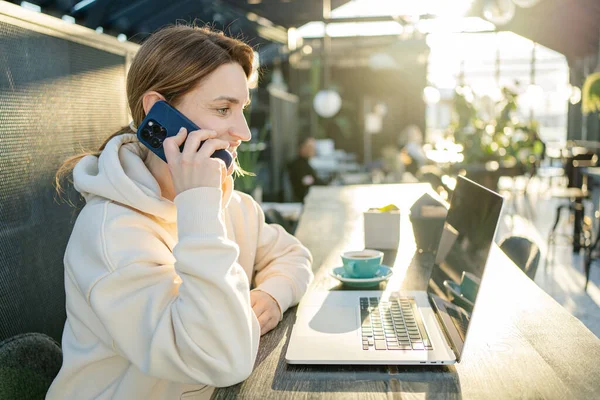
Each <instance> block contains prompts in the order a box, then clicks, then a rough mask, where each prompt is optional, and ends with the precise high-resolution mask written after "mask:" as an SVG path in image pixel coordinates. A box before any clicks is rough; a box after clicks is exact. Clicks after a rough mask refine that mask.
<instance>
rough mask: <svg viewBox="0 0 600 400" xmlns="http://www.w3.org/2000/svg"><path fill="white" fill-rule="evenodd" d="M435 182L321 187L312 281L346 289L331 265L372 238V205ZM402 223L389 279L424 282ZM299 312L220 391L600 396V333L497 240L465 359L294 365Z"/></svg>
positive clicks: (406, 200) (313, 225)
mask: <svg viewBox="0 0 600 400" xmlns="http://www.w3.org/2000/svg"><path fill="white" fill-rule="evenodd" d="M428 187H429V186H426V185H423V184H405V185H368V186H347V187H314V188H312V189H311V191H310V193H309V195H308V196H307V198H306V203H305V209H304V213H303V215H302V217H301V220H300V224H299V226H298V230H297V233H296V236H297V237H298V238H299V239H300V240H301V241H302V242H303V243H304V244H305V245H306V246H307V247H308V248H309V249H310V250H311V251H312V253H313V255H314V265H313V268H314V271H315V275H316V277H315V282H314V283H313V285H312V286H311V289H310V290H343V288H342V287H341V286H340V285H339V282H337V281H336V280H335V279H333V278H331V277H330V276H329V275H328V270H329V269H330V268H331V267H334V266H337V265H339V264H340V261H341V260H340V258H339V254H340V253H341V252H342V251H344V250H350V249H361V248H363V243H364V241H363V226H362V211H363V210H366V209H367V208H369V207H378V206H382V205H385V204H388V203H395V204H396V205H398V206H399V207H400V208H401V209H402V211H403V212H404V211H406V210H407V209H408V208H410V205H411V204H412V203H413V202H414V201H415V200H416V199H417V198H418V197H420V195H421V194H423V193H424V192H426V191H427V190H428ZM429 190H430V189H429ZM401 225H402V226H401V238H400V241H401V248H400V249H399V250H398V251H397V252H395V251H394V252H392V251H388V252H385V258H384V263H386V264H387V265H393V267H394V276H393V279H392V280H391V281H390V282H389V283H388V284H389V285H394V287H401V288H416V289H418V288H420V289H423V288H425V285H426V282H427V279H423V276H422V275H423V274H422V273H420V272H419V271H410V270H407V269H408V266H409V264H410V261H411V259H412V258H413V256H414V253H415V245H414V239H413V236H412V228H411V225H410V222H409V219H408V217H407V216H405V215H403V216H402V219H401ZM381 285H382V286H381V288H383V287H384V286H383V285H384V284H381ZM294 319H295V309H292V310H290V311H288V312H287V313H286V315H285V317H284V319H283V321H282V322H281V323H280V324H279V326H278V327H277V328H276V329H275V330H273V331H272V332H270V333H268V334H266V335H265V336H263V337H262V340H261V344H260V349H259V352H258V358H257V361H256V366H255V370H254V372H253V373H252V375H251V376H250V377H249V378H248V379H247V380H246V381H245V382H243V383H241V384H238V385H235V386H231V387H229V388H223V389H218V390H217V391H215V394H214V398H215V399H229V398H240V399H291V398H294V399H317V398H318V399H321V398H324V399H333V398H335V399H389V398H410V399H412V398H416V399H417V398H418V399H425V398H427V399H430V398H443V399H462V398H465V399H494V400H495V399H600V340H599V339H598V338H597V337H596V336H594V334H592V333H591V332H590V331H589V330H588V329H587V328H586V327H585V326H584V325H583V324H582V323H581V322H580V321H579V320H577V319H576V318H574V317H573V316H571V315H570V314H569V313H568V312H567V311H566V310H565V309H563V308H562V307H561V306H560V305H559V304H558V303H556V302H555V301H554V300H553V299H552V298H551V297H550V296H548V295H547V294H546V293H545V292H543V291H542V290H541V289H540V288H539V287H538V286H537V285H536V284H535V283H534V282H533V281H531V280H530V279H529V278H527V276H525V274H523V273H522V272H521V271H520V270H519V269H518V268H517V267H516V266H515V265H514V264H513V263H512V262H511V261H510V260H509V259H508V258H507V257H506V256H505V255H504V253H503V252H502V251H501V250H500V249H499V248H498V247H497V246H496V245H494V246H493V248H492V252H491V256H490V262H489V263H488V268H487V270H486V274H485V276H484V278H483V283H482V289H481V290H480V292H479V298H478V306H477V311H476V313H475V314H474V317H473V320H472V326H471V328H470V332H469V337H468V340H467V344H466V347H465V352H464V354H463V357H464V358H463V360H462V362H461V363H460V364H456V365H452V366H439V367H433V366H427V367H420V366H414V367H412V366H411V367H404V366H301V365H287V364H286V362H285V359H284V356H285V352H286V349H287V344H288V341H289V337H290V334H291V329H292V326H293V324H294Z"/></svg>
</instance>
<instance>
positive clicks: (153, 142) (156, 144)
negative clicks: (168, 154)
mask: <svg viewBox="0 0 600 400" xmlns="http://www.w3.org/2000/svg"><path fill="white" fill-rule="evenodd" d="M150 145H151V146H152V147H154V148H155V149H157V148H159V147H160V145H161V142H160V139H159V138H157V137H153V138H152V139H151V140H150Z"/></svg>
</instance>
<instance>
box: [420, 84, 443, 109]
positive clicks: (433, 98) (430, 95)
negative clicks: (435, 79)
mask: <svg viewBox="0 0 600 400" xmlns="http://www.w3.org/2000/svg"><path fill="white" fill-rule="evenodd" d="M440 98H441V95H440V91H439V90H438V89H437V88H435V87H433V86H427V87H425V89H423V100H424V101H425V103H427V104H429V105H430V106H431V105H434V104H437V103H439V102H440Z"/></svg>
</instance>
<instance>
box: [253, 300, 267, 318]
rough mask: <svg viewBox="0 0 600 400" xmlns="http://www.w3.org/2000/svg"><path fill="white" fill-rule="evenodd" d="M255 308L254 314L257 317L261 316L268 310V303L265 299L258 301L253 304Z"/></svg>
mask: <svg viewBox="0 0 600 400" xmlns="http://www.w3.org/2000/svg"><path fill="white" fill-rule="evenodd" d="M252 309H253V310H254V314H256V316H257V317H260V316H261V315H262V314H263V313H264V312H265V311H267V305H266V304H265V303H264V302H263V301H257V302H256V304H254V305H253V306H252Z"/></svg>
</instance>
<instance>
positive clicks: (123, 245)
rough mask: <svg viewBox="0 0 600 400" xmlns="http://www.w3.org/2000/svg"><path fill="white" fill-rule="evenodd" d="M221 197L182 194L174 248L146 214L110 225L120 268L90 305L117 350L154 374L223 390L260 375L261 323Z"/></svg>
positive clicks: (106, 239)
mask: <svg viewBox="0 0 600 400" xmlns="http://www.w3.org/2000/svg"><path fill="white" fill-rule="evenodd" d="M221 195H222V193H221V191H220V190H219V189H213V188H196V189H191V190H187V191H185V192H183V193H181V194H179V195H178V196H177V197H176V198H175V204H176V206H177V215H178V216H177V229H178V235H179V241H178V243H177V245H176V246H175V248H174V251H173V252H171V250H170V249H169V248H168V247H167V245H166V244H165V243H164V242H163V240H161V238H160V236H159V235H158V234H157V233H156V232H154V231H153V230H152V229H150V228H149V224H144V223H141V222H140V217H139V216H138V215H131V213H128V214H122V215H119V216H116V217H114V218H113V219H112V220H111V219H108V220H106V221H105V223H104V224H105V229H104V230H103V247H104V249H103V251H104V258H105V260H106V262H107V263H108V266H109V268H110V269H111V270H112V271H111V272H110V273H109V274H108V275H107V276H105V277H103V278H102V279H100V280H99V281H98V282H97V283H96V284H95V285H94V286H93V287H92V289H91V290H90V292H89V303H90V306H91V307H92V309H93V310H94V312H95V313H96V315H97V316H98V318H99V319H100V320H101V322H102V323H103V325H104V326H105V328H106V329H107V331H108V333H109V334H110V336H111V337H112V339H113V343H112V345H113V348H114V350H115V351H117V352H118V353H119V354H121V355H123V357H125V358H127V359H128V360H129V361H130V362H132V363H133V364H134V365H136V367H138V368H139V369H140V370H141V371H143V372H144V373H145V374H147V375H150V376H154V377H157V378H161V379H167V380H171V381H176V382H183V383H191V384H198V383H199V384H207V385H211V386H217V387H223V386H230V385H233V384H236V383H239V382H241V381H243V380H244V379H246V378H247V377H248V376H249V375H250V373H251V372H252V368H253V366H254V361H255V358H256V354H257V350H258V343H259V338H260V326H259V324H258V320H257V319H256V317H255V315H254V312H253V311H252V307H251V304H250V295H249V282H248V278H247V276H246V274H245V272H244V270H243V269H242V267H241V266H240V265H239V264H238V263H237V258H238V253H239V249H238V246H237V244H235V243H234V242H232V241H230V240H228V239H227V235H226V232H225V226H224V223H223V220H222V217H221ZM111 206H112V207H116V206H115V205H108V207H111Z"/></svg>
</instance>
